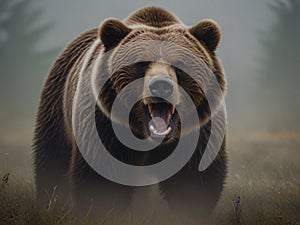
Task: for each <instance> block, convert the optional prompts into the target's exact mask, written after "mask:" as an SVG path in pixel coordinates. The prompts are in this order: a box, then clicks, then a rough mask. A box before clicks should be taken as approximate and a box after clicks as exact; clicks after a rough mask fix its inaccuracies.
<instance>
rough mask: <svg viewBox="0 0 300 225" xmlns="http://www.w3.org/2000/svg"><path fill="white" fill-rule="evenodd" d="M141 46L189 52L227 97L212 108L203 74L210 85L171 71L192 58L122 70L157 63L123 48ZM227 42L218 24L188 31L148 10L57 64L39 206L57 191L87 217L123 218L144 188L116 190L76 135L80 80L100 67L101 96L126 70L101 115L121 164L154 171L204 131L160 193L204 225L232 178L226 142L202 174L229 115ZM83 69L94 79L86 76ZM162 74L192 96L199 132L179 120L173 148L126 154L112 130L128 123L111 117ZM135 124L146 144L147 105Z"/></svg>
mask: <svg viewBox="0 0 300 225" xmlns="http://www.w3.org/2000/svg"><path fill="white" fill-rule="evenodd" d="M139 40H141V41H145V40H146V41H147V40H149V41H151V40H160V41H167V42H171V43H174V44H176V45H178V46H182V47H184V48H187V49H189V51H191V52H192V53H193V54H194V55H196V56H197V57H198V58H199V59H201V60H202V61H203V62H204V63H205V66H206V67H207V68H208V69H209V70H210V71H212V74H213V75H214V76H215V78H216V79H217V81H218V84H219V86H220V87H221V92H217V93H215V92H214V90H213V89H212V88H211V89H208V90H207V94H209V95H210V96H212V99H213V102H212V104H211V105H210V108H209V106H208V102H207V100H206V96H205V95H204V92H203V90H202V89H201V88H200V87H199V86H198V85H197V83H196V80H195V79H202V80H205V79H207V80H208V79H209V77H208V74H203V72H202V77H199V78H194V79H193V78H191V77H190V76H189V75H188V74H186V73H185V72H184V71H182V70H180V69H178V68H175V67H173V66H171V65H170V64H172V63H175V64H176V63H177V62H178V61H180V60H182V59H184V58H185V56H184V55H178V54H177V53H176V52H174V50H172V49H170V50H168V51H167V50H166V51H165V52H159V54H161V55H160V56H162V55H163V56H164V62H166V63H164V62H150V61H149V62H147V61H146V62H139V63H135V64H133V65H126V66H123V65H122V63H124V61H126V60H128V57H136V56H139V55H142V54H147V55H150V56H151V57H155V56H156V55H158V52H157V51H156V50H155V48H149V46H143V45H139V44H136V45H134V47H133V48H131V49H130V50H128V49H127V51H126V52H124V51H122V48H120V46H123V45H125V44H130V43H139V42H138V41H139ZM219 40H220V30H219V27H218V26H217V25H216V24H215V23H214V22H213V21H211V20H203V21H201V22H200V23H198V24H197V25H196V26H194V27H191V28H188V27H186V26H185V25H184V24H182V22H180V21H179V20H178V19H177V18H176V17H175V16H173V15H172V14H171V13H169V12H167V11H165V10H163V9H161V8H157V7H147V8H143V9H140V10H138V11H137V12H135V13H133V14H132V15H130V16H129V17H128V18H127V19H125V20H124V21H123V22H121V21H119V20H117V19H107V20H105V21H104V22H103V23H102V24H101V26H100V28H99V29H93V30H90V31H88V32H86V33H84V34H82V35H80V36H79V37H78V38H76V39H75V40H74V41H72V42H71V43H70V44H69V45H68V46H67V47H66V48H65V49H64V51H63V52H62V53H61V55H60V56H59V57H58V59H57V60H56V61H55V63H54V65H53V67H52V69H51V71H50V74H49V75H48V78H47V80H46V82H45V84H44V87H43V91H42V94H41V100H40V105H39V110H38V116H37V120H36V129H35V138H34V164H35V174H36V185H37V198H38V200H39V202H40V203H41V204H46V203H47V201H48V197H47V196H48V195H51V194H52V193H53V190H54V189H55V191H56V194H57V195H58V197H59V200H60V201H61V202H65V201H67V200H68V199H69V193H70V190H72V192H71V193H72V196H71V199H72V203H73V204H74V207H75V209H77V210H78V211H80V212H86V211H87V210H88V209H89V208H90V205H91V204H92V205H93V209H94V212H95V214H97V215H105V214H106V213H107V212H108V211H110V209H111V208H114V210H115V212H118V213H121V214H123V213H124V211H125V210H126V209H128V208H129V207H128V206H129V205H130V201H131V197H132V193H133V191H134V190H135V189H136V188H134V187H129V186H124V185H120V184H116V183H113V182H111V181H108V180H106V179H104V178H103V177H101V176H100V175H98V174H97V173H96V172H95V171H94V170H93V169H92V168H90V166H89V165H88V164H87V163H86V162H85V160H84V159H83V157H82V155H81V153H80V152H79V150H78V147H77V144H76V141H75V138H74V134H73V129H72V104H73V99H74V95H75V91H76V87H77V84H78V79H79V77H80V76H82V77H83V79H84V78H85V77H86V78H87V77H89V76H91V74H90V72H88V71H89V68H92V67H93V66H94V65H95V64H97V63H99V65H97V67H99V69H101V71H103V72H102V73H101V74H98V76H97V77H96V79H95V80H94V83H93V85H95V88H96V90H98V89H97V88H98V87H97V85H98V84H99V83H101V81H103V80H104V79H106V76H108V74H110V73H112V68H113V67H114V68H120V69H119V70H117V71H114V72H113V75H112V76H111V78H110V79H109V81H108V82H106V83H105V85H104V86H103V88H102V89H101V90H99V91H100V92H99V98H98V99H97V102H98V105H97V107H96V108H95V112H96V115H95V116H96V119H95V120H96V125H97V130H98V134H99V138H101V141H102V142H103V144H104V145H105V147H106V148H107V149H108V151H109V152H110V153H111V154H112V155H113V156H114V157H116V158H117V159H119V160H121V161H123V162H126V163H128V164H132V165H150V164H153V163H156V162H159V161H161V160H163V159H165V158H166V157H168V156H169V155H170V154H171V153H172V151H173V150H174V148H175V147H176V145H177V143H178V139H179V138H180V135H183V137H184V138H189V134H190V133H191V132H193V130H194V126H199V125H201V130H200V137H199V141H198V145H197V148H196V149H195V153H194V154H193V156H192V158H191V160H190V161H189V162H188V163H187V164H186V165H185V166H184V167H183V168H182V169H181V170H180V171H179V172H178V173H177V174H175V175H174V176H172V177H171V178H169V179H168V180H166V181H163V182H161V183H160V189H161V191H162V193H163V195H164V197H165V199H166V200H167V202H168V204H169V207H170V210H171V213H172V215H174V216H175V215H176V216H178V218H181V219H182V220H183V221H199V219H202V220H203V218H206V216H207V215H209V214H210V213H211V211H212V210H213V208H214V207H215V205H216V203H217V201H218V199H219V197H220V194H221V191H222V189H223V184H224V180H225V176H226V162H227V160H226V152H225V138H224V140H222V143H223V144H222V147H221V150H220V151H219V153H218V155H217V157H216V158H215V160H214V162H213V163H212V164H211V165H210V166H209V167H208V168H207V169H206V170H205V171H203V172H199V171H198V166H199V162H200V160H201V156H202V154H203V151H204V149H205V147H206V144H207V141H208V139H209V137H210V135H211V132H210V129H211V117H212V116H213V115H214V116H220V115H221V116H222V115H224V114H225V111H224V109H223V108H222V107H220V104H221V100H222V98H223V96H224V92H225V89H226V79H225V75H224V72H223V69H222V66H221V64H220V63H219V60H218V58H217V57H216V55H215V52H214V51H215V49H216V47H217V45H218V43H219ZM91 49H92V51H91ZM109 50H111V51H110V52H109V56H110V57H109V58H108V57H103V58H101V60H100V62H99V61H97V59H98V58H99V56H100V57H101V55H102V54H104V53H105V52H108V51H109ZM88 51H90V52H89V55H87V52H88ZM86 57H89V58H88V61H87V65H86V68H83V61H84V58H86ZM130 59H131V58H130ZM158 60H159V59H158ZM197 67H199V64H197V65H194V67H193V65H192V66H190V68H189V69H190V70H191V71H193V72H195V73H197V72H198V71H197V70H199V68H197ZM82 69H83V71H86V73H85V72H84V73H81V71H82ZM158 71H159V73H160V75H161V74H163V75H164V76H170V79H172V80H173V81H174V82H176V83H178V85H179V86H181V87H182V88H183V89H184V90H185V91H186V92H187V93H188V94H189V96H190V97H191V99H192V100H193V102H194V104H195V106H196V108H197V111H198V115H199V124H190V129H187V130H181V129H180V118H178V119H177V120H176V121H175V123H176V126H175V127H176V128H177V129H176V131H175V133H174V135H173V137H172V138H171V139H170V140H168V141H166V142H164V143H163V144H161V145H160V146H158V147H157V148H155V149H153V150H151V151H148V152H138V151H134V150H132V149H129V148H127V147H126V146H124V145H123V144H122V143H121V142H120V141H119V140H118V138H117V137H116V136H115V134H114V132H113V129H112V123H114V122H117V126H123V123H122V120H123V119H124V118H122V115H115V116H113V115H111V107H112V103H113V102H114V100H115V98H116V96H117V95H118V93H119V92H120V91H121V90H122V88H123V87H125V86H126V85H127V84H129V83H131V82H132V81H134V80H135V79H137V78H141V77H145V78H147V77H151V76H155V73H158ZM206 76H207V77H206ZM145 80H147V79H145ZM146 86H148V84H147V83H145V87H146ZM144 91H145V88H144V89H143V88H142V87H141V88H139V87H138V88H136V89H135V90H132V93H131V94H135V95H137V96H143V93H144ZM175 91H176V93H175V96H177V97H176V98H177V99H176V100H177V101H178V102H179V104H180V105H181V106H182V108H183V109H184V117H187V118H188V117H189V116H190V114H189V108H188V106H185V101H184V99H182V97H180V96H181V94H180V91H179V90H178V89H176V88H175ZM124 101H125V100H124ZM145 101H146V100H145ZM82 107H84V104H83V106H82ZM124 107H126V105H125V104H124ZM213 113H214V114H213ZM125 119H126V118H125ZM223 122H224V121H223ZM225 122H226V121H225ZM129 124H130V128H131V130H132V131H133V133H134V134H135V135H136V136H137V137H139V138H141V139H144V138H147V137H148V134H147V132H146V130H147V128H146V126H147V122H146V118H145V112H144V107H143V101H140V102H138V103H137V104H136V105H135V106H134V107H133V109H132V110H131V114H130V119H129ZM87 132H88V131H87ZM87 151H88V150H87ZM140 189H141V188H140ZM92 211H93V210H92ZM184 224H187V223H184Z"/></svg>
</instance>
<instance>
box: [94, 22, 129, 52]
mask: <svg viewBox="0 0 300 225" xmlns="http://www.w3.org/2000/svg"><path fill="white" fill-rule="evenodd" d="M130 31H131V29H130V28H129V27H127V26H125V24H124V23H122V22H121V21H120V20H117V19H106V20H104V22H103V23H102V24H101V25H100V28H99V37H100V39H101V41H102V43H103V44H104V47H105V48H106V50H109V49H112V48H114V47H116V46H117V45H118V44H119V42H120V41H121V40H122V39H123V38H124V37H125V36H126V35H127V34H129V32H130Z"/></svg>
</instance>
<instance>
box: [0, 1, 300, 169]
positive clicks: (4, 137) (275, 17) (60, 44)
mask: <svg viewBox="0 0 300 225" xmlns="http://www.w3.org/2000/svg"><path fill="white" fill-rule="evenodd" d="M148 5H156V6H161V7H163V8H165V9H167V10H170V11H171V12H173V13H174V14H175V15H176V16H177V17H178V18H179V19H181V20H182V21H183V22H184V23H185V24H186V25H189V26H192V25H194V24H196V23H197V22H198V21H200V20H201V19H204V18H211V19H213V20H215V21H216V22H217V23H218V24H219V25H220V27H221V30H222V39H221V43H220V45H219V47H218V49H217V54H218V55H219V57H220V59H221V61H222V64H223V66H224V69H225V71H226V75H227V79H228V90H227V96H226V104H227V111H228V118H229V136H230V135H235V134H243V135H244V136H246V135H247V134H248V132H250V133H255V132H261V131H263V132H271V131H285V132H286V131H295V130H297V129H298V127H299V126H298V125H299V121H298V119H297V118H298V115H299V114H298V113H299V101H298V97H299V91H297V90H293V89H295V88H296V89H297V85H299V77H297V76H295V74H296V75H297V73H298V75H299V72H298V71H297V70H296V69H295V68H296V64H297V63H298V62H299V57H298V55H297V53H299V51H298V50H299V47H298V46H299V44H298V43H297V42H296V41H298V40H299V38H298V39H297V37H299V34H300V31H299V25H298V24H297V23H295V24H296V25H294V27H292V28H291V29H290V30H288V29H289V26H287V25H284V23H282V26H284V27H286V30H285V31H284V30H278V29H277V28H278V26H280V21H281V18H282V17H281V16H283V15H284V18H286V20H287V21H286V24H290V22H291V21H296V20H295V18H300V17H299V3H298V1H297V0H289V1H272V0H253V1H240V0H227V1H221V0H218V1H217V0H201V1H199V0H190V1H179V0H175V1H151V2H150V1H137V0H134V1H130V2H128V1H116V0H111V1H97V0H90V1H81V0H64V1H61V0H52V1H46V0H27V1H26V0H24V1H8V0H0V61H1V62H0V65H1V67H0V77H1V84H0V87H1V89H0V92H1V98H0V100H1V103H0V105H1V108H0V123H1V127H0V135H1V139H0V147H1V152H2V153H3V154H2V153H1V154H2V155H1V157H0V160H1V162H4V161H6V160H5V158H4V153H5V154H7V149H15V150H16V149H18V150H19V149H20V146H22V147H21V148H22V149H24V150H26V152H29V153H30V143H31V138H32V132H33V125H34V118H35V113H36V110H37V103H38V98H39V93H40V90H41V88H42V83H43V81H44V79H45V77H46V75H47V73H48V71H49V69H50V66H51V64H52V63H53V61H54V59H55V58H56V57H57V55H58V54H59V52H60V51H61V50H62V49H63V48H64V46H66V44H67V43H68V42H70V41H71V40H72V39H73V38H75V37H76V36H77V35H78V34H80V33H82V32H83V31H85V30H88V29H91V28H94V27H97V26H99V24H100V23H101V21H102V20H104V19H105V18H108V17H116V18H119V19H124V18H126V17H127V16H128V15H129V14H130V13H131V12H133V11H135V10H137V9H139V8H140V7H143V6H148ZM294 9H295V10H294ZM287 15H290V16H287ZM298 21H299V20H298ZM276 29H277V30H276ZM288 32H290V33H288ZM282 34H286V36H288V37H291V36H294V38H289V39H288V40H287V39H286V42H280V40H281V39H280V38H283V39H282V40H285V39H284V38H285V37H282ZM280 35H281V36H280ZM277 36H278V38H277V39H278V40H277V39H276V37H277ZM275 39H276V40H277V41H278V43H284V44H283V45H282V46H283V49H280V48H279V47H278V46H279V45H278V43H277V42H275V41H276V40H275ZM287 45H288V46H291V48H287V47H286V46H287ZM274 46H275V47H274ZM285 47H286V48H285ZM274 49H275V50H276V49H277V51H275V50H274ZM290 49H292V50H293V51H292V50H290ZM273 50H274V51H273ZM282 52H285V54H284V55H282V56H283V57H277V58H276V57H274V56H275V55H276V56H280V54H281V53H282ZM289 54H290V55H289ZM297 57H298V58H297ZM273 59H274V60H273ZM272 60H273V61H272ZM280 63H281V64H282V65H281V64H280ZM273 66H274V70H275V71H279V69H276V68H282V71H284V72H281V73H284V74H282V77H285V78H288V79H289V80H288V79H287V80H285V79H282V77H280V75H278V77H279V78H278V79H275V78H274V79H273V78H272V76H270V74H273V72H272V70H271V69H273ZM291 74H292V75H291ZM275 83H276V84H280V85H279V86H278V87H277V86H276V85H274V84H275ZM291 89H292V90H291ZM266 91H267V92H268V93H267V94H266ZM290 92H291V94H290V95H286V96H285V95H284V93H290ZM278 96H281V98H280V97H278ZM291 105H292V108H290V106H291ZM286 121H287V122H286ZM18 152H19V151H18ZM10 154H12V153H10ZM6 156H7V155H6ZM6 156H5V157H6ZM2 165H3V163H2Z"/></svg>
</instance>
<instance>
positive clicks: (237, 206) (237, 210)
mask: <svg viewBox="0 0 300 225" xmlns="http://www.w3.org/2000/svg"><path fill="white" fill-rule="evenodd" d="M240 204H241V197H240V196H238V197H237V199H236V201H235V203H234V207H233V212H234V215H235V216H237V215H238V212H239V210H240Z"/></svg>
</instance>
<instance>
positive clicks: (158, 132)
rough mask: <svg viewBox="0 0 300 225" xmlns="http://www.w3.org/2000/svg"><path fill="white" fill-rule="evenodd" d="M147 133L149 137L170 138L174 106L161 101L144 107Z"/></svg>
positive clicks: (172, 130)
mask: <svg viewBox="0 0 300 225" xmlns="http://www.w3.org/2000/svg"><path fill="white" fill-rule="evenodd" d="M145 108H146V111H147V113H146V114H147V115H148V116H147V117H148V120H149V121H148V132H149V135H150V136H151V137H154V138H156V137H158V138H162V137H167V138H170V137H171V136H172V134H173V133H174V115H175V106H173V105H172V104H171V103H169V102H166V101H163V102H157V103H149V104H147V105H146V107H145Z"/></svg>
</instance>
